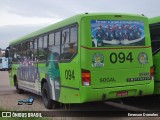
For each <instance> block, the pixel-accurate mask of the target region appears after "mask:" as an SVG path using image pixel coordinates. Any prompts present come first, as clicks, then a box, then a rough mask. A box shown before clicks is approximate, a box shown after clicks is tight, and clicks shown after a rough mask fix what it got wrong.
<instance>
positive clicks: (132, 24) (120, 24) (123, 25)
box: [91, 20, 145, 47]
mask: <svg viewBox="0 0 160 120" xmlns="http://www.w3.org/2000/svg"><path fill="white" fill-rule="evenodd" d="M91 31H92V47H103V46H143V45H145V32H144V23H143V22H141V21H134V20H91Z"/></svg>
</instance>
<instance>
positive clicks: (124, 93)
mask: <svg viewBox="0 0 160 120" xmlns="http://www.w3.org/2000/svg"><path fill="white" fill-rule="evenodd" d="M127 95H128V91H120V92H117V96H119V97H121V96H127Z"/></svg>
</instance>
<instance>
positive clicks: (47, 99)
mask: <svg viewBox="0 0 160 120" xmlns="http://www.w3.org/2000/svg"><path fill="white" fill-rule="evenodd" d="M50 98H51V97H50V91H49V87H48V84H47V82H45V83H44V84H43V86H42V99H43V103H44V106H45V107H46V108H48V109H51V108H52V105H53V101H52V100H51V99H50Z"/></svg>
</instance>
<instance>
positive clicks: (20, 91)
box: [15, 80, 24, 94]
mask: <svg viewBox="0 0 160 120" xmlns="http://www.w3.org/2000/svg"><path fill="white" fill-rule="evenodd" d="M15 87H16V90H17V93H18V94H22V93H23V92H24V91H23V90H22V89H20V88H19V87H18V81H17V80H15Z"/></svg>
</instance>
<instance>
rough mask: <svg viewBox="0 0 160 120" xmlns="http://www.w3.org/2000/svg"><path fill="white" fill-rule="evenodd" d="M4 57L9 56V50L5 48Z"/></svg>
mask: <svg viewBox="0 0 160 120" xmlns="http://www.w3.org/2000/svg"><path fill="white" fill-rule="evenodd" d="M5 57H6V58H8V57H9V51H8V50H5Z"/></svg>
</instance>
